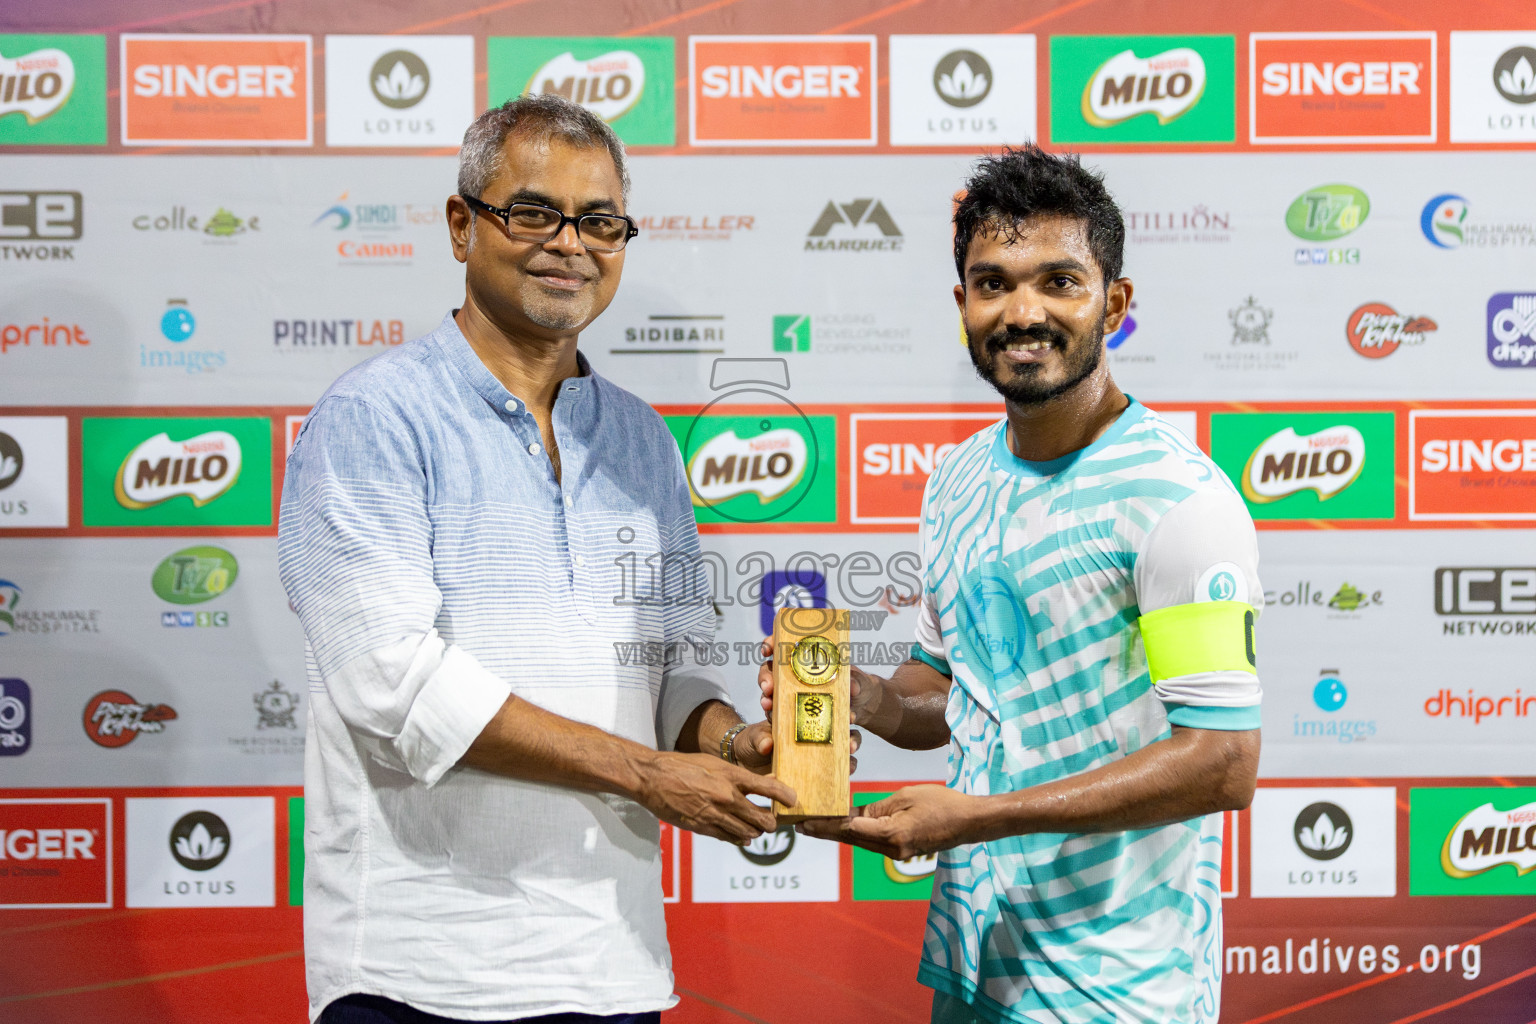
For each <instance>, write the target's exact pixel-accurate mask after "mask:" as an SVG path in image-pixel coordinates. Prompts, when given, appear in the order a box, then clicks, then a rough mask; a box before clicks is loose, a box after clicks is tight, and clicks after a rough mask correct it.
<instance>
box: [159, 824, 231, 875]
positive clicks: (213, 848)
mask: <svg viewBox="0 0 1536 1024" xmlns="http://www.w3.org/2000/svg"><path fill="white" fill-rule="evenodd" d="M229 838H230V837H229V826H228V825H226V824H224V819H223V818H221V817H219V816H218V815H217V814H214V813H213V812H211V811H193V812H192V813H190V814H184V815H182V816H181V817H180V818H178V819H176V824H174V825H172V826H171V835H170V844H171V856H172V857H175V858H176V863H177V864H180V865H181V866H182V867H184V868H186V869H187V870H188V871H212V870H213V869H214V868H216V867H218V866H219V865H220V864H222V863H224V858H225V857H228V856H229Z"/></svg>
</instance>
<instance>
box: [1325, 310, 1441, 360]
mask: <svg viewBox="0 0 1536 1024" xmlns="http://www.w3.org/2000/svg"><path fill="white" fill-rule="evenodd" d="M1438 329H1439V325H1437V324H1436V323H1435V322H1434V321H1433V320H1431V319H1430V318H1429V317H1427V316H1408V315H1405V314H1402V313H1399V312H1398V311H1397V310H1395V309H1393V308H1392V307H1391V306H1389V305H1387V304H1386V303H1385V302H1367V303H1366V304H1365V305H1363V306H1361V307H1360V308H1359V309H1356V310H1355V311H1354V312H1353V313H1351V314H1350V315H1349V322H1348V323H1346V324H1345V325H1344V336H1345V337H1346V338H1348V339H1349V347H1350V348H1352V349H1354V350H1355V351H1356V352H1358V353H1359V354H1360V355H1362V356H1365V358H1367V359H1385V358H1386V357H1387V356H1389V355H1391V354H1392V353H1393V352H1396V351H1397V350H1398V348H1399V347H1400V346H1403V345H1422V344H1423V343H1424V336H1425V335H1426V334H1432V333H1434V332H1435V331H1436V330H1438Z"/></svg>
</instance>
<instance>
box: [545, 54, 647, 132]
mask: <svg viewBox="0 0 1536 1024" xmlns="http://www.w3.org/2000/svg"><path fill="white" fill-rule="evenodd" d="M523 91H524V92H527V93H534V94H538V93H557V94H559V95H561V96H564V97H565V98H566V99H568V100H572V101H574V102H576V103H580V104H581V105H582V106H584V107H586V108H587V109H588V110H590V111H592V113H594V114H596V115H597V116H598V117H600V118H602V119H603V120H604V121H615V120H617V119H618V118H621V117H623V116H624V115H625V114H627V113H629V112H630V111H631V110H633V109H634V107H635V104H636V103H638V102H640V94H641V93H642V92H644V91H645V62H644V61H642V60H641V59H640V57H639V55H638V54H635V53H632V52H630V51H629V50H613V51H611V52H609V53H605V54H603V55H602V56H600V57H593V58H592V59H591V60H577V59H576V58H575V56H574V55H572V54H571V53H570V51H566V52H565V53H562V54H560V55H559V56H558V57H555V58H553V59H552V60H549V61H547V62H546V63H545V64H544V65H543V66H542V67H540V68H539V69H538V70H537V71H535V72H534V73H533V75H532V76H530V77H529V79H528V85H527V86H526V88H524V90H523Z"/></svg>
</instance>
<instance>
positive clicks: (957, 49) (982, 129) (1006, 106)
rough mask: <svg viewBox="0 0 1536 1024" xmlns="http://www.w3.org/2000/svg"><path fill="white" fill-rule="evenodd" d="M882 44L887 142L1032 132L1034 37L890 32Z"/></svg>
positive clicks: (955, 141)
mask: <svg viewBox="0 0 1536 1024" xmlns="http://www.w3.org/2000/svg"><path fill="white" fill-rule="evenodd" d="M888 47H889V54H890V61H891V68H890V76H889V77H890V97H891V116H890V143H891V145H893V146H975V145H986V144H993V145H996V144H1000V143H1005V142H1017V141H1018V140H1020V139H1031V138H1034V136H1035V107H1036V103H1035V90H1036V85H1035V82H1036V76H1035V37H1034V36H1032V35H1025V36H1009V35H990V36H989V35H976V36H972V35H931V36H902V35H893V36H891V37H890V40H889V42H888Z"/></svg>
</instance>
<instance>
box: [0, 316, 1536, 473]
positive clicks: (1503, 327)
mask: <svg viewBox="0 0 1536 1024" xmlns="http://www.w3.org/2000/svg"><path fill="white" fill-rule="evenodd" d="M1488 361H1489V362H1490V363H1492V364H1493V365H1494V366H1498V367H1504V368H1508V367H1512V366H1536V294H1532V293H1529V292H1526V293H1515V292H1499V293H1498V294H1497V295H1495V296H1493V297H1492V298H1490V299H1489V300H1488ZM0 476H3V474H0ZM0 486H4V484H3V482H0Z"/></svg>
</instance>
